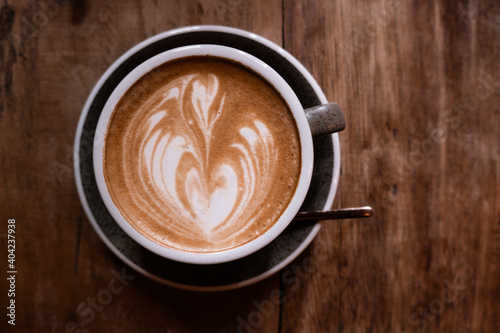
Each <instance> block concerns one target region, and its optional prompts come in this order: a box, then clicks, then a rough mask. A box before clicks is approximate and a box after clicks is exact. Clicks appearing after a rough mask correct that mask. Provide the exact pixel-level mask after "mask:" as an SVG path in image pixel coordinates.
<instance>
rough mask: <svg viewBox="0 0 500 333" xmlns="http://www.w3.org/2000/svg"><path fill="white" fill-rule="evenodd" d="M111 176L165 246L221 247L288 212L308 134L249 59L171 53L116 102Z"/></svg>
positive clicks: (119, 202)
mask: <svg viewBox="0 0 500 333" xmlns="http://www.w3.org/2000/svg"><path fill="white" fill-rule="evenodd" d="M104 157H105V158H104V160H105V162H104V163H105V179H106V183H107V185H108V189H109V192H110V194H111V197H112V199H113V201H114V203H115V205H116V206H117V207H118V209H119V210H120V212H121V213H122V215H123V216H124V217H125V219H126V220H127V221H128V222H129V223H130V224H131V225H132V226H133V227H134V228H135V229H136V230H137V231H139V232H140V233H141V234H143V235H144V236H146V237H148V238H149V239H151V240H153V241H154V242H156V243H159V244H161V245H163V246H167V247H171V248H176V249H180V250H184V251H193V252H215V251H221V250H225V249H230V248H233V247H236V246H239V245H241V244H244V243H247V242H249V241H251V240H252V239H254V238H256V237H258V236H259V235H260V234H262V233H264V232H265V231H266V230H268V229H269V228H270V227H272V226H273V225H274V223H275V222H276V221H277V220H278V219H279V217H280V216H281V214H282V213H283V211H284V210H285V209H286V207H287V204H288V203H289V201H290V200H291V198H292V196H293V194H294V192H295V188H296V186H297V181H298V179H299V174H300V158H301V157H300V143H299V139H298V132H297V129H296V124H295V122H294V119H293V117H292V115H291V113H290V111H289V110H288V107H287V105H286V103H285V102H283V100H282V99H281V97H280V96H279V95H278V94H277V93H276V92H275V91H274V89H273V88H272V87H271V86H269V85H268V84H267V83H266V82H265V81H264V80H262V79H261V78H260V77H258V76H257V75H255V74H253V73H252V72H250V71H249V70H247V69H245V68H243V67H242V66H240V65H238V64H235V63H231V62H228V61H225V60H221V59H217V58H211V57H192V58H185V59H182V60H178V61H173V62H171V63H167V64H166V65H163V66H161V67H160V68H157V69H156V70H155V71H154V72H152V73H151V74H148V75H146V76H144V77H143V78H142V79H141V80H140V81H139V82H137V83H136V84H135V85H134V86H133V87H132V88H131V89H130V90H129V91H128V92H127V94H126V95H125V96H124V97H123V98H122V99H121V100H120V102H119V103H118V104H117V106H116V109H115V112H114V114H113V116H112V118H111V124H110V126H109V129H108V134H107V138H106V146H105V152H104Z"/></svg>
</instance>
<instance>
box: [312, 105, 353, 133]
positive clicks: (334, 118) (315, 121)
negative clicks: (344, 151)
mask: <svg viewBox="0 0 500 333" xmlns="http://www.w3.org/2000/svg"><path fill="white" fill-rule="evenodd" d="M304 112H305V113H306V118H307V121H308V122H309V127H310V128H311V134H312V136H318V135H323V134H331V133H335V132H340V131H342V130H343V129H344V128H345V118H344V114H343V113H342V109H341V108H340V105H338V104H337V103H328V104H323V105H318V106H314V107H312V108H308V109H305V110H304Z"/></svg>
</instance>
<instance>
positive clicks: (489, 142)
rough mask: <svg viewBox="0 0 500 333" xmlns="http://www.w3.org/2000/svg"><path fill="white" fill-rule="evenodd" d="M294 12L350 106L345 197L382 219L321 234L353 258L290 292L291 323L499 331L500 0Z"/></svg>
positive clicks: (293, 33)
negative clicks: (498, 19) (499, 58)
mask: <svg viewBox="0 0 500 333" xmlns="http://www.w3.org/2000/svg"><path fill="white" fill-rule="evenodd" d="M284 8H285V14H284V27H285V29H284V31H285V35H284V43H285V47H286V48H287V49H288V50H289V51H291V52H292V54H294V55H295V56H296V57H297V58H298V59H299V60H301V61H302V62H303V63H304V64H305V65H306V67H307V68H309V69H310V70H311V72H312V74H313V75H314V76H315V77H316V78H317V79H318V81H319V83H320V85H321V86H322V87H323V88H324V90H325V93H326V95H327V97H328V98H329V99H330V100H332V101H337V102H339V103H340V105H341V106H343V108H344V110H345V113H346V118H347V128H346V130H345V132H344V133H342V134H341V145H342V173H341V183H340V189H339V196H338V197H337V201H336V205H337V206H339V205H341V206H345V207H347V206H355V205H364V204H371V205H372V206H373V207H374V209H375V216H374V217H373V218H372V219H371V220H370V221H345V222H343V223H342V224H341V229H340V230H339V229H338V228H337V227H336V226H338V225H337V224H328V226H327V227H326V228H324V229H323V230H322V231H321V234H320V238H319V239H318V242H321V237H325V236H324V235H325V234H328V235H330V236H329V237H332V238H333V239H334V244H337V243H340V248H339V250H338V251H337V252H338V253H339V255H340V258H332V260H328V261H326V262H325V264H324V266H322V267H321V268H320V269H318V270H317V271H316V272H314V273H313V274H312V275H313V277H311V278H310V279H311V282H310V283H309V282H308V283H304V284H303V288H301V289H296V290H293V289H292V288H286V289H285V295H286V296H287V297H289V298H293V299H294V302H290V303H285V304H284V308H283V317H282V331H283V332H302V331H305V330H307V331H311V332H314V331H325V328H326V331H328V332H336V331H344V330H345V331H349V332H369V331H376V332H379V331H381V332H424V331H425V332H493V331H498V330H499V323H498V320H497V319H495V318H498V317H499V315H500V313H499V311H500V309H499V306H498V299H499V296H500V279H499V277H500V265H499V256H498V253H499V251H498V244H499V240H500V239H499V237H500V234H499V229H500V224H499V218H498V216H499V213H500V196H499V188H498V183H499V175H500V162H499V153H500V142H499V140H498V138H499V137H500V113H499V112H498V105H499V102H500V92H499V91H500V90H499V88H500V85H499V84H498V83H497V82H498V81H500V68H499V63H498V61H496V58H497V54H498V52H499V51H500V42H499V39H498V36H499V30H498V22H496V21H495V16H494V14H493V13H498V11H499V7H498V4H497V3H494V2H492V1H483V2H476V1H473V2H465V1H442V2H439V3H431V2H425V3H421V2H418V4H417V3H416V2H413V1H396V2H392V1H371V2H362V3H361V2H348V1H331V2H324V1H308V2H307V3H299V2H293V1H285V5H284ZM495 22H496V23H495ZM490 75H491V79H489V78H490ZM488 80H489V81H488ZM487 82H489V83H487ZM315 244H316V243H315ZM327 272H329V273H330V274H332V275H334V276H335V278H334V279H332V277H327V276H326V274H327ZM332 280H333V281H335V282H334V283H332ZM313 281H314V282H313ZM339 281H345V283H344V284H343V283H341V282H339ZM450 288H451V289H453V291H452V292H450ZM311 307H312V308H313V309H314V310H308V309H309V308H311Z"/></svg>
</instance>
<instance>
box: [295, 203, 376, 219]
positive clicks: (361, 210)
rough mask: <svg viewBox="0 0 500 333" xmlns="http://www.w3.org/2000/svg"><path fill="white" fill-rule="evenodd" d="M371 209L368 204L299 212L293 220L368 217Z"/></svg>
mask: <svg viewBox="0 0 500 333" xmlns="http://www.w3.org/2000/svg"><path fill="white" fill-rule="evenodd" d="M372 215H373V210H372V208H371V207H370V206H365V207H353V208H342V209H335V210H328V211H323V212H299V213H297V215H296V216H295V218H294V219H293V220H294V221H315V220H316V221H317V220H339V219H354V218H363V217H370V216H372Z"/></svg>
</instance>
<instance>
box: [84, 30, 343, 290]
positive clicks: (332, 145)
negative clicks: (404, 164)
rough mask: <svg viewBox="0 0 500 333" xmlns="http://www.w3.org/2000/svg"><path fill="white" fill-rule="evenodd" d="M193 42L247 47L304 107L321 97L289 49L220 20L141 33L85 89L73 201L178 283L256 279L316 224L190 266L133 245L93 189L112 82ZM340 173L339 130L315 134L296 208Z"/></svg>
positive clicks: (300, 245) (122, 252) (142, 261)
mask: <svg viewBox="0 0 500 333" xmlns="http://www.w3.org/2000/svg"><path fill="white" fill-rule="evenodd" d="M194 44H217V45H224V46H231V47H233V48H237V49H240V50H243V51H245V52H247V53H250V54H252V55H254V56H256V57H257V58H259V59H261V60H263V61H264V62H266V63H267V64H268V65H270V66H271V67H272V68H274V69H275V70H276V71H277V72H278V73H279V74H280V75H281V76H282V77H283V78H284V79H285V80H286V81H287V82H288V84H289V85H290V86H291V87H292V89H293V90H294V92H295V94H296V95H297V97H298V98H299V100H300V102H301V103H302V106H303V107H304V108H308V107H311V106H315V105H319V104H324V103H327V100H326V97H325V95H324V93H323V92H322V90H321V89H320V87H319V86H318V84H317V83H316V81H315V80H314V79H313V77H312V76H311V74H310V73H309V72H308V71H307V70H306V69H305V68H304V67H303V66H302V65H301V64H300V63H299V62H298V61H297V60H296V59H295V58H293V57H292V56H291V55H290V54H289V53H287V52H286V51H285V50H283V49H282V48H281V47H279V46H278V45H276V44H274V43H273V42H271V41H269V40H267V39H265V38H263V37H260V36H257V35H255V34H253V33H249V32H247V31H244V30H239V29H234V28H228V27H221V26H192V27H186V28H181V29H175V30H171V31H167V32H164V33H161V34H159V35H156V36H154V37H151V38H149V39H147V40H145V41H144V42H142V43H140V44H138V45H136V46H135V47H133V48H132V49H131V50H129V51H128V52H127V53H125V54H124V55H123V56H121V57H120V58H119V59H118V60H117V61H116V62H115V63H114V64H113V65H112V66H111V67H110V68H109V69H108V70H107V71H106V73H104V75H103V76H102V77H101V79H100V80H99V81H98V82H97V84H96V86H95V87H94V89H93V90H92V92H91V94H90V96H89V98H88V100H87V102H86V104H85V106H84V108H83V111H82V114H81V116H80V120H79V123H78V128H77V132H76V139H75V154H74V156H75V161H74V163H75V179H76V185H77V189H78V194H79V196H80V200H81V202H82V205H83V207H84V209H85V212H86V214H87V216H88V218H89V220H90V222H91V224H92V226H93V227H94V229H95V231H96V232H97V234H98V235H99V237H100V238H101V239H102V241H103V242H104V243H105V244H106V246H108V248H109V249H110V250H111V251H112V252H113V253H115V254H116V255H117V256H118V257H119V258H120V259H121V260H122V261H124V262H125V263H126V264H128V265H129V266H130V267H132V268H133V269H135V270H136V271H138V272H140V273H141V274H144V275H145V276H148V277H150V278H152V279H154V280H156V281H159V282H161V283H164V284H167V285H170V286H174V287H177V288H182V289H188V290H199V291H218V290H229V289H235V288H239V287H243V286H247V285H250V284H252V283H256V282H258V281H261V280H263V279H265V278H266V277H269V276H271V275H272V274H274V273H276V272H278V271H279V270H281V269H282V268H283V267H285V266H286V265H287V264H289V263H290V262H291V261H293V260H294V259H295V258H296V257H297V256H298V255H299V254H300V253H301V252H302V251H303V250H304V249H305V248H306V247H307V246H308V245H309V244H310V243H311V242H312V240H313V239H314V237H315V236H316V235H317V233H318V231H319V229H320V225H319V224H318V223H317V224H309V223H308V224H300V223H293V222H292V223H291V224H290V226H289V227H288V228H287V229H286V230H285V231H284V232H283V233H282V234H281V235H280V236H279V237H278V238H276V239H275V240H274V241H273V242H271V243H270V244H269V245H267V246H266V247H264V248H263V249H261V250H259V251H257V252H255V253H253V254H251V255H249V256H247V257H244V258H241V259H238V260H235V261H231V262H227V263H222V264H215V265H192V264H185V263H181V262H177V261H173V260H169V259H166V258H163V257H160V256H158V255H156V254H154V253H153V252H150V251H149V250H147V249H145V248H143V247H142V246H140V245H139V244H138V243H136V242H135V241H134V240H132V239H131V238H130V237H129V236H128V235H127V234H126V233H125V232H124V231H123V230H122V229H121V228H120V227H119V226H118V224H117V223H116V222H115V221H114V220H113V218H112V217H111V215H110V213H109V211H108V210H107V209H106V207H105V205H104V202H103V201H102V198H101V196H100V194H99V191H98V189H97V184H96V181H95V176H94V169H93V162H92V154H93V142H94V135H95V132H96V128H97V122H98V119H99V116H100V114H101V112H102V109H103V107H104V104H105V103H106V101H107V99H108V97H109V96H110V95H111V93H112V92H113V90H114V89H115V87H116V86H117V85H118V83H119V82H120V81H121V80H122V79H123V78H124V77H125V76H126V75H127V74H128V73H129V72H130V71H131V70H132V69H134V68H135V67H136V66H137V65H138V64H140V63H142V62H144V61H145V60H147V59H149V58H151V57H153V56H155V55H156V54H158V53H161V52H164V51H167V50H169V49H173V48H177V47H180V46H186V45H194ZM339 174H340V145H339V138H338V134H333V135H331V136H321V137H316V138H314V170H313V176H312V182H311V187H310V189H309V191H308V193H307V197H306V199H305V201H304V203H303V205H302V208H301V211H318V210H325V209H330V207H331V205H332V203H333V199H334V197H335V192H336V190H337V185H338V180H339Z"/></svg>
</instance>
